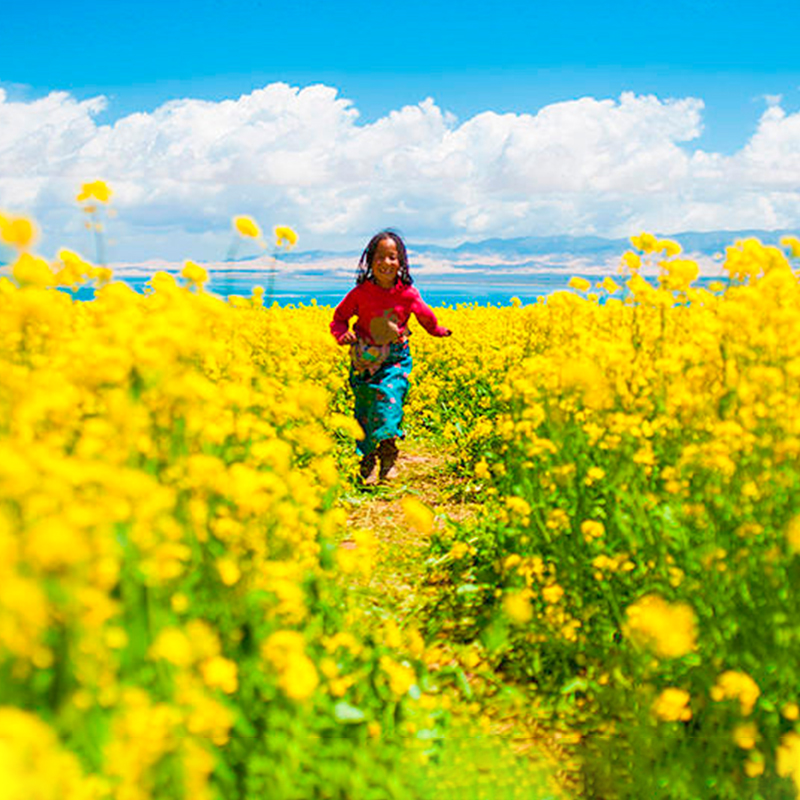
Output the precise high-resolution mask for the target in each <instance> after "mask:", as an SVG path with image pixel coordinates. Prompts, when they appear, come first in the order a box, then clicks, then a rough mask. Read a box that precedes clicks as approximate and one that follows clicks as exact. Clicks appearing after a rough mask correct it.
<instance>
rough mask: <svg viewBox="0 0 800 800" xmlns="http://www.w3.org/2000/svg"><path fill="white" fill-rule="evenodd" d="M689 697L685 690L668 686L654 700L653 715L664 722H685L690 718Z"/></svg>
mask: <svg viewBox="0 0 800 800" xmlns="http://www.w3.org/2000/svg"><path fill="white" fill-rule="evenodd" d="M689 700H690V695H689V692H687V691H686V690H685V689H676V688H675V687H674V686H670V687H668V688H666V689H664V691H662V692H661V694H660V695H659V696H658V697H657V698H656V699H655V702H654V703H653V714H655V716H656V717H658V719H661V720H664V722H686V721H687V720H690V719H691V718H692V710H691V708H689Z"/></svg>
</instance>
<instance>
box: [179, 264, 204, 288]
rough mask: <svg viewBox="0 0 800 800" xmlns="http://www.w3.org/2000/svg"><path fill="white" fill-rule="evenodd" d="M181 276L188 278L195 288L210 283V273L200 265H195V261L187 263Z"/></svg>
mask: <svg viewBox="0 0 800 800" xmlns="http://www.w3.org/2000/svg"><path fill="white" fill-rule="evenodd" d="M181 276H182V277H184V278H186V280H187V281H189V283H191V284H192V285H193V286H198V287H199V286H202V285H203V284H204V283H208V272H207V271H206V270H205V269H204V268H203V267H201V266H200V265H199V264H195V263H194V261H187V262H186V265H185V266H184V268H183V270H181Z"/></svg>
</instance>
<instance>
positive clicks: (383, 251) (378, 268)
mask: <svg viewBox="0 0 800 800" xmlns="http://www.w3.org/2000/svg"><path fill="white" fill-rule="evenodd" d="M399 269H400V256H399V255H398V253H397V245H396V244H395V241H394V239H390V238H388V237H387V238H385V239H381V240H380V242H378V246H377V248H375V255H374V256H373V258H372V274H373V275H374V276H375V283H377V284H378V286H380V287H381V289H391V288H393V287H394V285H395V284H396V283H397V272H398V270H399Z"/></svg>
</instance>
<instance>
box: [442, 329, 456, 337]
mask: <svg viewBox="0 0 800 800" xmlns="http://www.w3.org/2000/svg"><path fill="white" fill-rule="evenodd" d="M452 335H453V331H451V330H450V328H445V329H444V332H443V333H442V336H452Z"/></svg>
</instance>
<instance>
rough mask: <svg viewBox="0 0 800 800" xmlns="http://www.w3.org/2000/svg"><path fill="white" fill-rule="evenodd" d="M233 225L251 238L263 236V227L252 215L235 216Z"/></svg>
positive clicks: (243, 234)
mask: <svg viewBox="0 0 800 800" xmlns="http://www.w3.org/2000/svg"><path fill="white" fill-rule="evenodd" d="M233 227H234V228H235V229H236V230H237V231H238V232H239V233H240V234H241V235H242V236H247V237H248V238H251V239H260V238H261V228H259V227H258V224H257V223H256V221H255V220H254V219H253V218H252V217H247V216H239V217H234V218H233Z"/></svg>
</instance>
